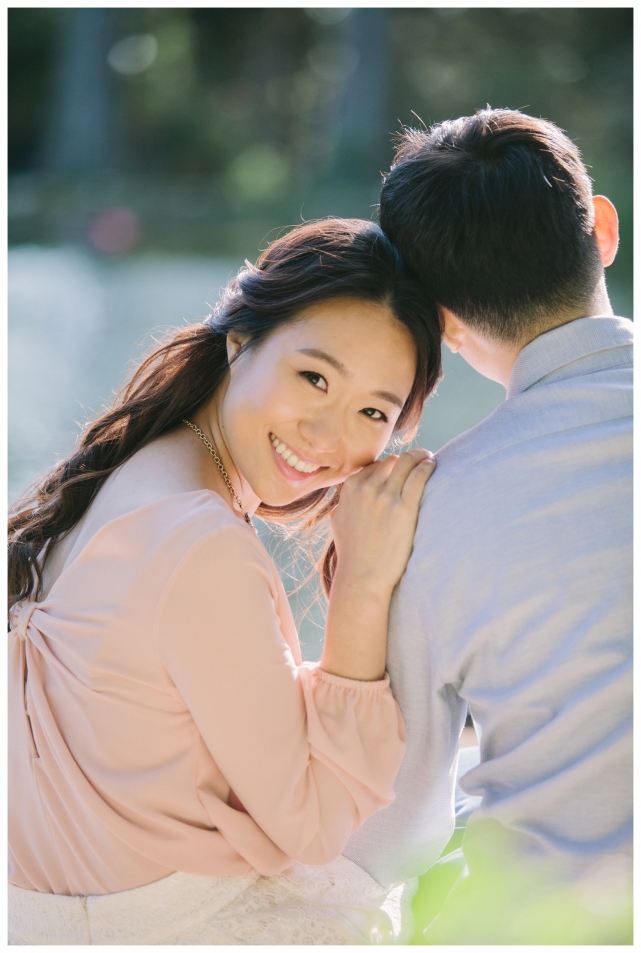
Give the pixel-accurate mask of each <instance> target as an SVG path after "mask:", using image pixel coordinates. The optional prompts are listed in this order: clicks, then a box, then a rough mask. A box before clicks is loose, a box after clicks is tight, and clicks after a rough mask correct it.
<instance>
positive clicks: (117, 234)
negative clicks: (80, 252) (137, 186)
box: [87, 206, 142, 255]
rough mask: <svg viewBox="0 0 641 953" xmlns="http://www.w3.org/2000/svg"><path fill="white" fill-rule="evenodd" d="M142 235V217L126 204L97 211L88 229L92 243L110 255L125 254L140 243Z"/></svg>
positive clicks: (88, 236) (98, 249)
mask: <svg viewBox="0 0 641 953" xmlns="http://www.w3.org/2000/svg"><path fill="white" fill-rule="evenodd" d="M141 235H142V228H141V223H140V219H139V218H138V216H137V215H136V213H135V212H134V211H133V210H132V209H130V208H126V207H125V206H122V207H119V208H106V209H102V210H101V211H100V212H97V213H96V214H95V215H94V217H93V218H92V220H91V222H90V224H89V228H88V229H87V238H88V240H89V242H90V244H91V245H93V247H94V248H95V249H96V250H97V251H101V252H105V253H106V254H108V255H123V254H125V253H126V252H129V251H131V250H132V249H133V248H135V246H136V245H137V244H138V242H139V240H140V237H141Z"/></svg>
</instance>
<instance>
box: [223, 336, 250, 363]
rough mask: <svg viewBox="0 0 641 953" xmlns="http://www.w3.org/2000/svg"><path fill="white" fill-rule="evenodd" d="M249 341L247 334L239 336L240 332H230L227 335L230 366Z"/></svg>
mask: <svg viewBox="0 0 641 953" xmlns="http://www.w3.org/2000/svg"><path fill="white" fill-rule="evenodd" d="M248 340H249V336H248V335H247V334H239V333H238V331H229V332H228V333H227V362H228V363H229V364H231V362H232V361H233V359H234V358H235V357H236V355H237V354H238V352H239V351H240V349H241V347H242V346H243V344H246V343H247V341H248Z"/></svg>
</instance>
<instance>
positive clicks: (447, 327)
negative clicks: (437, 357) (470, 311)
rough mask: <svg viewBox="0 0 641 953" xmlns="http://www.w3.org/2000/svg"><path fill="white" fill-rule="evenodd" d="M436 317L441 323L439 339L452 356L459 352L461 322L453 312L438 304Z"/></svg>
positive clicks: (461, 344)
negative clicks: (437, 316)
mask: <svg viewBox="0 0 641 953" xmlns="http://www.w3.org/2000/svg"><path fill="white" fill-rule="evenodd" d="M438 315H439V319H440V322H441V338H442V341H443V344H444V345H445V346H446V347H447V348H449V350H450V351H451V352H452V354H456V353H457V351H460V350H461V347H462V346H463V341H462V339H461V330H462V328H461V321H460V319H459V318H457V317H456V315H455V314H454V312H453V311H450V309H449V308H446V307H445V305H442V304H439V306H438Z"/></svg>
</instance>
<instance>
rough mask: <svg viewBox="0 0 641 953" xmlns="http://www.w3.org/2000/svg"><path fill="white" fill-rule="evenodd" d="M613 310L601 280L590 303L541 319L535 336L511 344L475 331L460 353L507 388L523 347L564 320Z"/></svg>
mask: <svg viewBox="0 0 641 953" xmlns="http://www.w3.org/2000/svg"><path fill="white" fill-rule="evenodd" d="M597 314H598V315H608V314H614V312H613V310H612V305H611V304H610V299H609V298H608V293H607V290H606V287H605V280H603V281H602V282H600V283H599V285H598V286H597V289H596V291H595V293H594V295H593V297H592V300H591V302H590V305H589V307H588V308H587V309H584V310H582V311H580V312H577V313H576V314H567V313H566V314H564V315H559V314H556V315H550V316H549V320H547V321H545V320H544V321H542V322H541V325H539V328H540V330H538V331H537V333H536V334H533V335H532V337H530V338H527V339H525V340H523V341H520V342H519V343H518V344H511V343H509V342H505V341H497V340H496V339H493V338H488V337H485V336H483V335H481V334H478V333H475V332H474V333H473V335H472V338H473V339H472V340H471V341H470V342H469V344H468V345H467V346H466V347H464V348H461V349H460V353H461V356H462V357H463V358H465V360H466V361H467V362H468V364H471V366H472V367H473V368H474V369H475V370H477V371H478V372H479V374H482V375H483V376H484V377H487V378H489V379H490V380H492V381H496V382H497V383H498V384H502V385H503V387H505V388H506V389H507V385H508V382H509V380H510V375H511V374H512V368H513V367H514V364H515V362H516V359H517V357H518V356H519V354H520V353H521V351H522V350H523V348H524V347H527V345H528V344H530V343H531V342H532V341H534V340H535V339H536V338H537V337H540V336H541V335H542V334H546V333H547V332H548V331H552V330H553V329H554V328H560V327H561V326H562V325H564V324H570V323H571V322H572V321H577V320H578V319H579V318H586V317H590V316H591V315H597Z"/></svg>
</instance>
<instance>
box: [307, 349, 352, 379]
mask: <svg viewBox="0 0 641 953" xmlns="http://www.w3.org/2000/svg"><path fill="white" fill-rule="evenodd" d="M298 353H299V354H308V355H309V356H310V357H317V358H319V360H321V361H327V363H328V364H331V366H332V367H333V368H334V369H335V370H337V371H338V373H339V374H342V375H343V377H351V376H352V375H351V374H350V372H349V371H348V370H347V368H346V367H345V365H344V364H341V362H340V361H337V360H336V358H335V357H332V355H331V354H328V353H327V352H326V351H319V350H318V348H315V347H301V348H300V349H299V351H298Z"/></svg>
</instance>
